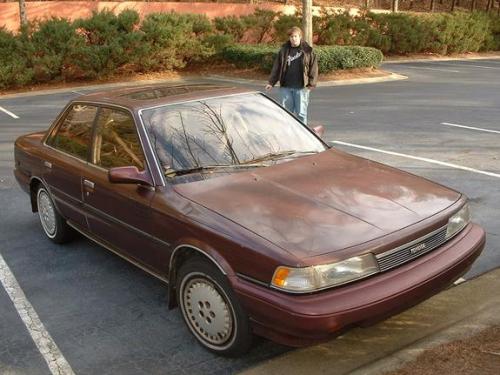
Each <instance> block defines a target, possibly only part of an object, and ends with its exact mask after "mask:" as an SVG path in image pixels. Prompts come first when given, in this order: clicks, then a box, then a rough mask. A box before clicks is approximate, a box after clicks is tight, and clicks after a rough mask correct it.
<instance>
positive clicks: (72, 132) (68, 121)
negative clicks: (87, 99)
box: [48, 104, 97, 160]
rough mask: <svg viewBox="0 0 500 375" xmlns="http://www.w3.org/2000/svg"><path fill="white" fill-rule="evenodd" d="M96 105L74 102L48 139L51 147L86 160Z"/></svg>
mask: <svg viewBox="0 0 500 375" xmlns="http://www.w3.org/2000/svg"><path fill="white" fill-rule="evenodd" d="M96 112H97V107H94V106H90V105H84V104H75V105H73V106H72V107H71V109H70V110H69V112H68V113H67V115H66V117H65V118H64V120H63V122H62V123H61V125H60V126H59V127H58V128H57V130H56V132H55V134H54V135H53V136H52V138H51V139H50V140H49V141H48V144H49V145H51V146H52V147H54V148H56V149H58V150H61V151H64V152H67V153H68V154H71V155H73V156H76V157H78V158H80V159H83V160H87V155H88V151H89V147H90V139H91V136H92V124H93V123H94V119H95V115H96Z"/></svg>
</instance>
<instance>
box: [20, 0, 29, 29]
mask: <svg viewBox="0 0 500 375" xmlns="http://www.w3.org/2000/svg"><path fill="white" fill-rule="evenodd" d="M19 18H20V22H21V27H23V26H26V25H27V24H28V17H27V16H26V3H25V1H24V0H19Z"/></svg>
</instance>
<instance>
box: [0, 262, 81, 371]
mask: <svg viewBox="0 0 500 375" xmlns="http://www.w3.org/2000/svg"><path fill="white" fill-rule="evenodd" d="M0 282H1V283H2V285H3V287H4V289H5V291H6V292H7V294H8V296H9V297H10V299H11V301H12V303H13V304H14V307H15V308H16V310H17V313H18V314H19V316H20V317H21V320H22V321H23V323H24V325H25V326H26V328H27V329H28V332H29V334H30V335H31V338H32V339H33V341H34V342H35V345H36V346H37V348H38V350H39V351H40V354H41V355H42V356H43V359H44V360H45V362H47V365H48V366H49V369H50V372H51V373H52V374H54V375H74V372H73V369H72V368H71V366H70V365H69V363H68V361H66V359H65V358H64V356H63V355H62V353H61V351H60V350H59V348H58V347H57V345H56V343H55V342H54V340H53V339H52V337H51V336H50V334H49V333H48V332H47V330H46V329H45V327H44V325H43V323H42V322H41V320H40V318H39V317H38V314H37V313H36V311H35V309H33V306H32V305H31V303H30V302H29V301H28V299H27V298H26V296H25V294H24V292H23V290H22V289H21V287H20V286H19V283H18V282H17V280H16V278H15V276H14V274H13V273H12V271H11V270H10V268H9V266H8V265H7V263H6V262H5V260H4V258H3V257H2V255H0Z"/></svg>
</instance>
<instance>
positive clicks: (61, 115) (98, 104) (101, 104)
mask: <svg viewBox="0 0 500 375" xmlns="http://www.w3.org/2000/svg"><path fill="white" fill-rule="evenodd" d="M75 104H87V105H92V106H95V107H97V108H98V109H99V108H101V107H111V108H120V109H123V110H125V111H127V112H129V113H130V114H131V115H132V119H133V120H134V125H135V127H136V131H137V134H138V136H139V140H140V142H141V147H142V151H143V152H144V151H145V150H146V147H145V146H144V145H145V142H144V137H145V138H146V140H147V144H148V146H149V154H148V153H146V152H144V157H145V158H146V164H147V169H148V172H149V175H150V176H151V179H152V181H153V185H154V186H166V184H165V179H164V177H163V175H162V174H161V172H160V169H159V165H158V161H157V160H156V154H155V152H154V150H153V149H152V146H151V143H150V142H149V138H148V136H147V132H146V129H145V128H144V124H143V122H142V118H141V117H140V116H139V115H138V116H137V118H138V119H139V121H138V120H137V118H136V116H134V114H135V113H134V111H132V110H131V109H130V108H127V107H124V106H121V105H116V104H110V103H106V102H100V101H87V100H73V101H70V102H69V103H68V104H66V106H65V108H64V109H63V110H62V111H61V113H59V115H58V116H57V117H56V119H55V120H54V122H53V123H52V125H51V126H50V127H49V129H48V131H47V134H46V135H45V138H44V139H43V145H44V146H45V147H48V148H50V149H52V150H54V151H56V152H59V153H61V154H64V155H66V156H69V157H71V158H74V159H75V160H78V161H80V162H82V163H84V164H85V165H91V166H93V167H96V168H99V169H103V168H101V167H99V166H98V165H95V164H92V163H90V162H89V160H88V159H89V158H88V157H87V160H82V159H80V158H77V157H76V156H73V155H71V154H68V153H66V152H64V151H62V150H59V149H57V148H55V147H52V146H51V145H50V144H48V143H47V141H48V140H50V138H51V137H52V136H53V133H54V132H55V131H56V129H57V128H58V127H59V126H60V123H61V121H62V120H63V119H64V118H66V114H67V112H68V111H69V109H70V108H71V107H72V106H73V105H75ZM96 119H97V113H96V117H95V119H94V121H95V120H96ZM139 126H141V130H142V131H143V134H144V135H141V132H140V131H139V129H138V127H139ZM92 131H93V130H92ZM92 141H93V140H92ZM150 157H152V158H153V160H154V161H155V163H156V167H157V168H158V169H157V171H156V173H158V175H159V176H160V179H161V183H157V181H156V180H157V179H156V178H155V174H154V173H153V169H152V168H151V163H150V160H149V159H150ZM103 170H104V169H103Z"/></svg>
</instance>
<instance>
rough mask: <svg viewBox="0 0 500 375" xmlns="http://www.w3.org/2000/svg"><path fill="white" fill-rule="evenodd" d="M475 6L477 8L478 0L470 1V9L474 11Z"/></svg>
mask: <svg viewBox="0 0 500 375" xmlns="http://www.w3.org/2000/svg"><path fill="white" fill-rule="evenodd" d="M488 1H489V0H488ZM475 8H476V0H472V1H471V2H470V11H471V12H472V11H473V10H474V9H475Z"/></svg>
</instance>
